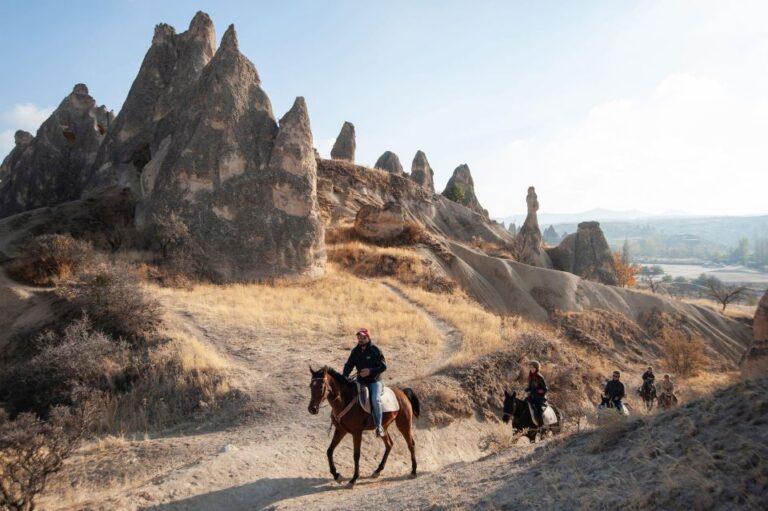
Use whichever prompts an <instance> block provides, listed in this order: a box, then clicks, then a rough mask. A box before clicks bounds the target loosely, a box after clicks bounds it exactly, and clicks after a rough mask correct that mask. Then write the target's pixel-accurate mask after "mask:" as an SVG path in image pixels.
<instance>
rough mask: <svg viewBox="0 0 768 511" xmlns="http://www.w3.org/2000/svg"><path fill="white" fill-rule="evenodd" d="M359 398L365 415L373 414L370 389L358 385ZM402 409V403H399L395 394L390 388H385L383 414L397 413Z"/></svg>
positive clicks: (382, 398) (382, 395) (382, 400)
mask: <svg viewBox="0 0 768 511" xmlns="http://www.w3.org/2000/svg"><path fill="white" fill-rule="evenodd" d="M357 390H358V393H357V395H358V397H359V402H360V406H361V407H362V408H363V410H365V413H368V414H370V413H371V400H370V399H368V394H369V392H368V387H365V386H363V385H360V384H359V383H358V384H357ZM399 409H400V403H398V401H397V396H396V395H395V392H394V391H393V390H392V389H391V388H389V387H384V389H383V390H382V391H381V411H382V413H383V412H396V411H398V410H399Z"/></svg>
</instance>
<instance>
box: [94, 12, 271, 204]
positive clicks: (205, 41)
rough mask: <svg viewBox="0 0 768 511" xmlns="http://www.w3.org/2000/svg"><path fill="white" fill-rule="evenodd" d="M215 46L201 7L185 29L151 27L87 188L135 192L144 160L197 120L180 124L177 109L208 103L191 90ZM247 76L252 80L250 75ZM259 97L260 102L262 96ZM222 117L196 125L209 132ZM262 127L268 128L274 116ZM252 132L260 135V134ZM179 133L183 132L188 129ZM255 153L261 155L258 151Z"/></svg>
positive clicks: (165, 151) (165, 149)
mask: <svg viewBox="0 0 768 511" xmlns="http://www.w3.org/2000/svg"><path fill="white" fill-rule="evenodd" d="M222 44H223V42H222ZM235 44H236V43H235ZM215 52H216V34H215V30H214V27H213V22H212V21H211V19H210V17H209V16H208V15H207V14H205V13H203V12H198V13H197V14H196V15H195V17H194V18H193V19H192V22H191V23H190V25H189V29H188V30H187V31H186V32H183V33H181V34H176V31H175V29H174V28H173V27H172V26H170V25H166V24H164V23H161V24H159V25H157V26H156V27H155V34H154V37H153V39H152V45H151V46H150V48H149V50H148V51H147V54H146V55H145V56H144V61H143V62H142V64H141V68H140V69H139V73H138V75H137V76H136V79H135V80H134V82H133V85H132V86H131V89H130V91H129V92H128V97H127V98H126V100H125V103H124V104H123V108H122V109H121V110H120V113H119V114H118V116H117V118H116V119H115V123H114V127H113V129H112V130H110V133H109V134H108V136H107V138H106V140H105V141H104V143H103V144H102V146H101V149H100V150H99V154H98V157H97V159H96V163H95V165H94V169H93V173H92V176H91V178H90V180H89V187H90V188H102V187H107V186H112V185H114V184H118V185H120V186H126V187H130V188H131V189H132V190H134V192H136V193H137V195H140V194H141V190H140V184H139V183H140V180H141V175H142V172H143V171H144V166H145V165H147V163H148V162H149V161H150V160H152V159H155V160H156V157H157V156H158V153H159V152H161V151H162V153H163V154H162V155H160V156H162V157H163V158H164V157H165V156H166V155H167V154H168V152H169V150H170V147H169V145H170V143H171V141H172V140H173V139H174V138H178V137H176V134H177V133H178V132H180V131H188V132H193V131H194V130H196V129H197V128H198V126H197V125H192V126H190V125H184V124H182V120H181V119H180V114H181V113H183V111H184V110H185V109H186V108H188V107H189V108H191V109H199V107H200V105H198V102H200V101H203V102H205V103H207V104H208V105H210V104H211V101H209V100H206V98H204V97H200V95H199V94H197V89H198V82H199V81H200V79H201V76H202V73H203V69H204V68H205V67H206V66H207V65H208V63H209V62H210V61H211V59H212V58H213V56H214V53H215ZM222 56H223V54H222ZM220 60H223V59H221V58H220ZM219 67H220V65H219ZM246 74H250V75H255V74H256V70H255V69H253V70H248V71H247V72H246ZM227 78H229V80H223V81H222V83H221V87H224V88H231V87H232V86H233V85H235V84H233V83H231V80H232V79H235V80H237V79H238V77H236V76H229V77H227ZM208 79H209V81H211V82H215V81H216V80H217V77H216V76H214V75H212V74H211V73H209V77H208ZM250 81H251V82H253V77H252V76H251V80H250ZM256 81H258V77H256ZM211 85H213V83H211ZM258 92H260V90H259V91H253V94H252V95H258ZM246 94H249V93H248V92H246ZM261 94H262V95H263V93H261ZM261 103H264V100H263V99H262V101H261ZM222 109H223V110H228V111H231V110H232V109H233V105H231V104H228V105H222ZM187 117H189V116H187ZM224 120H225V117H224V115H219V116H218V117H216V118H211V119H208V121H209V122H210V123H212V124H209V125H207V126H200V128H202V129H204V130H205V131H207V132H210V131H211V130H216V129H217V126H219V125H221V123H223V122H225V121H224ZM267 124H269V123H267ZM267 129H271V130H272V132H273V133H274V130H275V126H274V119H272V122H271V125H270V126H267ZM256 135H257V136H259V137H261V135H262V134H261V133H257V134H256ZM182 137H189V133H187V134H186V135H182ZM260 156H261V157H262V159H263V158H264V155H260ZM156 161H157V160H156ZM155 167H157V165H155ZM153 170H154V171H155V172H156V171H157V170H156V169H153Z"/></svg>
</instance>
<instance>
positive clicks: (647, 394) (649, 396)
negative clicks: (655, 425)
mask: <svg viewBox="0 0 768 511" xmlns="http://www.w3.org/2000/svg"><path fill="white" fill-rule="evenodd" d="M637 393H638V394H640V397H641V398H642V400H643V404H644V405H645V411H646V412H650V411H651V410H653V400H654V399H656V385H654V384H653V383H650V382H643V385H642V386H641V387H640V389H639V390H638V391H637Z"/></svg>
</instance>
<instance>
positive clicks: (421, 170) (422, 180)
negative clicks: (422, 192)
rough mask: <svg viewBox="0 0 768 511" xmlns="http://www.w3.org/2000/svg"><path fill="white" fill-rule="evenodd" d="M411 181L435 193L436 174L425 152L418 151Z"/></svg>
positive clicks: (414, 159) (412, 165) (414, 160)
mask: <svg viewBox="0 0 768 511" xmlns="http://www.w3.org/2000/svg"><path fill="white" fill-rule="evenodd" d="M411 179H413V180H414V181H416V182H417V183H419V184H420V185H421V186H422V187H424V188H426V189H427V190H428V191H429V192H431V193H435V172H434V171H433V170H432V167H430V166H429V161H427V155H426V154H424V152H423V151H416V156H414V157H413V163H411Z"/></svg>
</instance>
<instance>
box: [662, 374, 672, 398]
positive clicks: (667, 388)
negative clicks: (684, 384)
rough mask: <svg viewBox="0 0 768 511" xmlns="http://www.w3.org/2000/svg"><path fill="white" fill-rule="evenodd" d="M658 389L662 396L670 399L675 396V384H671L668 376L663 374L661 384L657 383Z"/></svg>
mask: <svg viewBox="0 0 768 511" xmlns="http://www.w3.org/2000/svg"><path fill="white" fill-rule="evenodd" d="M659 389H660V390H661V395H662V396H667V397H670V398H672V397H673V396H674V395H675V384H674V383H673V382H672V379H671V378H670V377H669V375H668V374H665V375H664V379H663V380H661V383H659Z"/></svg>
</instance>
